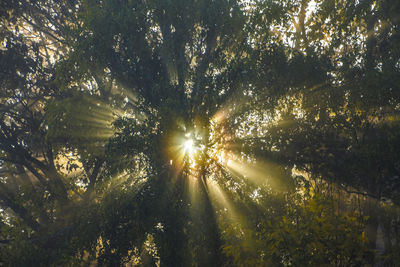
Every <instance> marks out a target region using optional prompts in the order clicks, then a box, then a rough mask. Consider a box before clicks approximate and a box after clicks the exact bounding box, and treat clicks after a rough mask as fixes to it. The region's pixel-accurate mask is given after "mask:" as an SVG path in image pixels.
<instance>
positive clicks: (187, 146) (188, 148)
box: [183, 138, 196, 156]
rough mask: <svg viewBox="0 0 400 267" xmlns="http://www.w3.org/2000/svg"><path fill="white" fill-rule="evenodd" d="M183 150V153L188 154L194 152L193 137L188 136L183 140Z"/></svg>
mask: <svg viewBox="0 0 400 267" xmlns="http://www.w3.org/2000/svg"><path fill="white" fill-rule="evenodd" d="M183 150H184V152H185V154H188V155H189V156H191V155H193V154H194V153H195V152H196V147H195V146H194V141H193V139H191V138H189V139H186V140H185V141H184V143H183Z"/></svg>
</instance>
